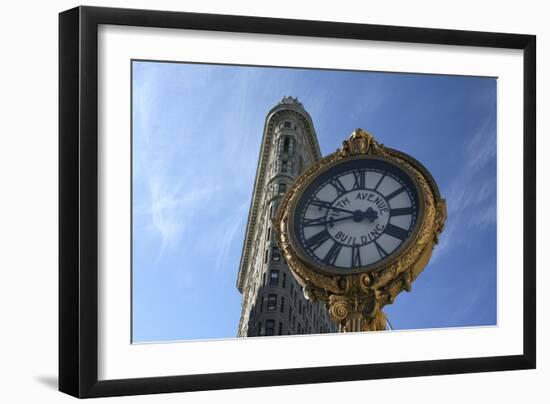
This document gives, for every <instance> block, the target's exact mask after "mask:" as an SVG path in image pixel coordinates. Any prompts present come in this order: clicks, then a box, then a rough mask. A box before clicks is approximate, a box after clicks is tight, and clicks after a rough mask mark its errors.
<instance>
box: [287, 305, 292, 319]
mask: <svg viewBox="0 0 550 404" xmlns="http://www.w3.org/2000/svg"><path fill="white" fill-rule="evenodd" d="M291 318H292V307H289V308H288V321H290V319H291Z"/></svg>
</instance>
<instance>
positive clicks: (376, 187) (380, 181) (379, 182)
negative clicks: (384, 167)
mask: <svg viewBox="0 0 550 404" xmlns="http://www.w3.org/2000/svg"><path fill="white" fill-rule="evenodd" d="M384 178H386V174H382V176H381V177H380V179H379V180H378V182H377V183H376V186H375V187H374V190H375V191H376V190H377V189H378V187H379V186H380V184H382V181H384Z"/></svg>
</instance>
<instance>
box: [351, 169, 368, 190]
mask: <svg viewBox="0 0 550 404" xmlns="http://www.w3.org/2000/svg"><path fill="white" fill-rule="evenodd" d="M353 177H354V180H355V181H354V183H353V189H365V172H364V171H354V172H353Z"/></svg>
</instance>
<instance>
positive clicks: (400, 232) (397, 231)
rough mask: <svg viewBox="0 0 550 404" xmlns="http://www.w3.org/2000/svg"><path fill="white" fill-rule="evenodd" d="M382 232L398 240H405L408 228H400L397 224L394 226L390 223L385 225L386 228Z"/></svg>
mask: <svg viewBox="0 0 550 404" xmlns="http://www.w3.org/2000/svg"><path fill="white" fill-rule="evenodd" d="M384 233H386V234H388V235H390V236H392V237H395V238H398V239H399V240H405V239H406V238H407V237H408V236H409V231H408V230H405V229H402V228H401V227H398V226H394V225H393V224H391V223H389V224H388V225H387V226H386V230H384Z"/></svg>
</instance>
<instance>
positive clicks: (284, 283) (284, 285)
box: [283, 272, 286, 288]
mask: <svg viewBox="0 0 550 404" xmlns="http://www.w3.org/2000/svg"><path fill="white" fill-rule="evenodd" d="M283 288H286V274H285V273H284V272H283Z"/></svg>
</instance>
